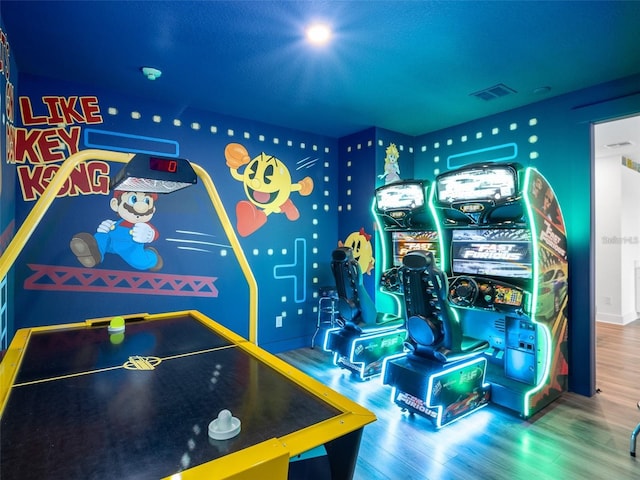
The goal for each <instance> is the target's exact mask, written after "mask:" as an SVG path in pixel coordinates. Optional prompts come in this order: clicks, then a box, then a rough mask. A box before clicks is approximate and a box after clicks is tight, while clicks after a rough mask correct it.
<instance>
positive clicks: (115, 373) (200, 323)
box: [0, 311, 376, 480]
mask: <svg viewBox="0 0 640 480" xmlns="http://www.w3.org/2000/svg"><path fill="white" fill-rule="evenodd" d="M123 317H124V319H125V322H126V323H125V330H124V332H123V333H117V334H113V333H109V332H110V328H109V321H110V319H91V320H86V321H85V322H80V323H73V324H66V325H55V326H48V327H33V328H26V329H21V330H18V331H17V332H16V335H15V337H14V339H13V340H12V342H11V344H10V346H9V348H8V350H7V351H6V353H5V355H4V358H3V359H2V362H1V363H0V414H1V417H0V460H1V461H0V478H1V479H2V480H12V479H21V480H25V479H43V478H51V479H53V478H65V479H71V478H74V479H75V478H78V479H79V478H82V479H112V478H113V479H125V478H126V479H195V478H212V479H218V478H220V479H223V478H224V479H236V480H240V479H247V480H248V479H252V480H255V479H269V480H272V479H286V478H290V479H291V478H305V479H307V478H308V479H311V478H318V475H325V476H324V477H323V478H331V479H349V478H352V476H353V471H354V469H355V464H356V458H357V455H358V450H359V446H360V439H361V436H362V430H363V428H364V426H365V425H367V424H369V423H371V422H373V421H375V419H376V418H375V415H374V414H373V413H372V412H370V411H368V410H367V409H365V408H363V407H361V406H360V405H358V404H356V403H354V402H352V401H351V400H349V399H347V398H345V397H343V396H342V395H340V394H338V393H337V392H335V391H333V390H331V389H330V388H328V387H326V386H324V385H322V384H321V383H319V382H317V381H315V380H313V379H312V378H310V377H309V376H307V375H306V374H304V373H302V372H300V371H299V370H297V369H295V368H293V367H292V366H290V365H288V364H286V363H285V362H283V361H282V360H280V359H278V358H277V357H275V356H274V355H271V354H269V353H268V352H266V351H264V350H262V349H261V348H259V347H257V346H256V345H255V344H253V343H251V342H249V341H247V340H245V339H244V338H242V337H240V336H239V335H236V334H235V333H233V332H231V331H230V330H228V329H226V328H225V327H223V326H222V325H220V324H218V323H217V322H215V321H213V320H211V319H210V318H208V317H206V316H204V315H202V314H201V313H199V312H197V311H182V312H172V313H163V314H151V315H149V314H137V315H123ZM223 410H228V411H229V412H231V415H232V417H233V419H234V421H235V420H236V419H237V420H238V423H239V433H237V434H236V435H235V436H233V437H232V438H229V439H225V440H220V439H217V438H216V439H214V438H211V437H210V436H209V433H208V432H209V430H208V428H209V426H210V425H211V422H212V421H213V420H216V419H217V418H218V415H219V413H220V412H221V411H223ZM296 475H298V476H299V477H296Z"/></svg>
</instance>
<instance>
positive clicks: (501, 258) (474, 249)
mask: <svg viewBox="0 0 640 480" xmlns="http://www.w3.org/2000/svg"><path fill="white" fill-rule="evenodd" d="M431 205H432V207H433V210H434V214H435V216H436V217H437V219H438V228H439V229H440V243H441V252H442V255H441V257H442V262H441V265H442V269H443V270H446V272H447V274H448V276H449V277H450V280H449V301H450V303H451V305H452V306H453V308H454V311H455V314H456V316H457V317H458V318H459V319H460V324H461V327H462V330H463V331H464V332H465V333H466V334H467V335H469V336H471V337H475V338H480V339H484V340H486V341H487V342H489V344H490V349H489V350H488V351H487V352H485V353H484V354H483V355H484V357H485V358H486V359H487V361H488V367H487V377H486V378H487V381H488V382H489V383H490V384H491V401H492V402H494V403H496V404H499V405H502V406H504V407H507V408H509V409H511V410H514V411H516V412H518V414H519V415H520V416H522V417H523V418H528V417H530V416H531V415H533V414H534V413H536V412H537V411H539V410H540V409H542V408H543V407H544V406H546V405H547V404H549V403H550V402H552V401H553V400H554V399H556V398H558V397H559V396H560V395H561V394H562V392H564V391H566V389H567V377H568V364H567V356H566V354H567V351H566V347H567V324H568V319H567V313H566V305H567V300H568V299H567V291H568V288H567V277H568V261H567V250H566V233H565V226H564V220H563V217H562V213H561V211H560V207H559V205H558V202H557V200H556V197H555V195H554V192H553V189H552V188H551V186H550V185H549V184H548V182H547V181H546V179H545V178H544V177H543V176H542V174H540V172H538V171H537V170H536V169H534V168H531V167H529V168H523V167H522V166H521V165H519V164H517V163H504V162H496V163H483V164H473V165H468V166H465V167H462V168H459V169H457V170H454V171H450V172H445V173H442V174H440V175H439V176H438V177H437V178H436V180H435V188H434V189H433V192H432V195H431ZM447 254H448V255H449V257H447Z"/></svg>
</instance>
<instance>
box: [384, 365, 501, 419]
mask: <svg viewBox="0 0 640 480" xmlns="http://www.w3.org/2000/svg"><path fill="white" fill-rule="evenodd" d="M486 368H487V360H486V359H485V358H484V357H482V356H476V357H473V358H471V359H468V358H467V359H465V360H460V361H457V362H450V363H444V364H443V363H440V362H436V361H432V360H429V359H426V358H419V357H413V356H409V355H406V354H404V355H402V356H398V357H396V358H389V359H387V360H386V361H385V362H384V368H383V378H382V383H383V384H384V385H390V386H392V387H393V389H394V390H393V401H394V403H396V404H397V405H398V406H399V407H401V408H402V409H403V410H408V411H409V412H411V413H417V414H419V415H422V416H424V417H426V418H428V419H429V420H431V421H432V423H433V424H434V426H435V427H436V428H440V427H444V426H445V425H447V424H449V423H451V422H453V421H454V420H458V419H460V418H462V417H464V416H467V415H469V414H470V413H472V412H474V411H475V410H477V409H479V408H481V407H484V406H485V405H487V404H488V403H489V398H490V395H491V386H490V384H488V383H486V382H485V373H486Z"/></svg>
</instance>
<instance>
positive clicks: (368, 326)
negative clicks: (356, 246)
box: [323, 247, 407, 380]
mask: <svg viewBox="0 0 640 480" xmlns="http://www.w3.org/2000/svg"><path fill="white" fill-rule="evenodd" d="M331 270H332V273H333V276H334V279H335V281H336V292H337V296H338V308H337V310H338V318H337V320H336V323H337V324H338V327H336V328H330V329H328V330H327V332H326V334H325V339H324V345H323V348H324V350H325V351H327V352H332V353H333V363H334V364H335V365H338V366H339V367H341V368H344V369H346V370H349V371H351V373H352V374H354V375H357V376H358V377H359V379H360V380H368V379H369V378H371V377H373V376H376V375H379V374H380V372H381V371H382V361H383V360H384V358H386V357H387V356H389V355H394V354H397V353H398V352H401V351H402V348H403V347H402V345H403V342H404V339H405V338H406V336H407V331H406V329H405V328H404V319H403V318H402V317H400V316H398V315H394V314H392V313H385V312H381V311H378V310H377V308H376V306H375V303H374V301H373V300H372V299H371V297H369V294H368V293H367V291H366V289H365V287H364V284H363V282H362V271H361V270H360V265H359V264H358V261H357V260H356V259H355V258H354V256H353V250H352V249H351V248H350V247H338V248H337V249H335V250H334V251H333V253H332V260H331Z"/></svg>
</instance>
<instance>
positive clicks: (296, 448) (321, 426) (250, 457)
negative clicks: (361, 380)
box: [0, 310, 376, 480]
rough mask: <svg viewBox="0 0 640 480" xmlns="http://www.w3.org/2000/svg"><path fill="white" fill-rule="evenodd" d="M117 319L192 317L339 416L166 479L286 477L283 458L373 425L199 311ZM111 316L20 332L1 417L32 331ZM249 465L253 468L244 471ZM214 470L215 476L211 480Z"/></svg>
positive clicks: (9, 360) (0, 375)
mask: <svg viewBox="0 0 640 480" xmlns="http://www.w3.org/2000/svg"><path fill="white" fill-rule="evenodd" d="M120 316H122V317H124V318H125V321H126V320H127V319H132V318H136V319H140V318H143V320H142V321H145V322H148V321H156V320H162V319H166V318H171V317H176V316H190V317H192V318H195V319H196V320H198V321H200V322H201V323H203V324H204V325H206V326H207V327H208V328H211V329H212V330H213V331H215V332H216V333H217V334H219V335H220V336H222V337H223V338H225V339H227V340H229V341H230V342H232V343H233V344H235V345H236V346H237V347H238V348H241V349H242V350H244V351H245V352H247V353H248V354H249V355H251V356H253V357H255V358H257V359H259V360H260V361H262V362H263V363H264V364H266V365H268V366H270V367H271V368H273V369H274V370H275V371H277V372H279V373H281V374H283V375H285V376H286V377H288V378H289V379H290V380H291V381H293V382H294V383H295V384H297V385H298V386H300V387H301V388H302V389H304V390H306V391H307V392H309V393H311V394H313V395H314V396H316V397H317V398H320V399H322V400H323V401H325V402H326V403H327V404H329V405H331V406H332V407H334V408H336V409H337V410H339V411H340V412H342V413H341V414H340V415H337V416H336V417H332V418H330V419H328V420H325V421H323V422H320V423H318V424H316V425H311V426H309V427H306V428H303V429H301V430H299V431H296V432H293V433H290V434H288V435H285V436H283V437H281V438H279V439H272V440H268V441H265V442H262V443H260V444H257V445H254V446H252V447H249V448H245V449H243V450H241V451H239V452H235V453H233V454H229V455H226V456H224V457H221V458H218V459H216V460H212V461H210V462H207V463H205V464H202V465H199V466H196V467H193V468H191V469H189V470H186V471H184V472H181V473H179V474H175V475H172V476H170V477H167V479H172V480H175V479H190V478H202V477H200V476H201V475H204V477H206V478H220V479H229V480H231V479H233V480H245V479H247V480H249V479H255V478H258V477H256V476H255V475H257V474H259V478H273V479H276V478H286V472H287V470H284V473H282V472H283V471H282V470H281V468H282V465H281V462H282V457H283V456H284V458H286V459H287V465H286V468H287V469H288V459H289V458H291V457H294V456H296V455H300V454H302V453H304V452H306V451H308V450H311V449H312V448H314V447H317V446H319V445H323V444H325V443H327V442H329V441H331V440H334V439H336V438H339V437H341V436H343V435H346V434H348V433H351V432H354V431H356V430H358V429H360V428H363V427H364V426H365V425H367V424H369V423H372V422H374V421H376V416H375V414H374V413H373V412H371V411H369V410H367V409H366V408H364V407H363V406H361V405H359V404H357V403H356V402H354V401H352V400H350V399H348V398H347V397H345V396H343V395H341V394H339V393H338V392H336V391H335V390H333V389H331V388H329V387H327V386H326V385H324V384H322V383H321V382H319V381H317V380H315V379H314V378H312V377H310V376H309V375H307V374H306V373H304V372H302V371H300V370H298V369H297V368H295V367H293V366H291V365H289V364H288V363H286V362H285V361H283V360H282V359H280V358H278V357H276V356H275V355H273V354H271V353H269V352H267V351H265V350H263V349H262V348H260V347H258V346H256V345H255V344H254V343H251V342H249V341H248V340H247V339H245V338H244V337H242V336H240V335H238V334H236V333H234V332H233V331H231V330H229V329H228V328H226V327H224V326H223V325H221V324H219V323H218V322H216V321H214V320H212V319H211V318H209V317H207V316H205V315H204V314H202V313H200V312H199V311H196V310H183V311H177V312H167V313H160V314H147V313H141V314H130V315H120ZM110 318H112V317H104V318H95V319H89V320H85V321H84V322H77V323H69V324H63V325H50V326H43V327H31V328H23V329H20V330H18V331H17V332H16V334H15V336H14V338H13V340H12V341H11V344H10V345H9V348H8V349H7V352H6V354H5V357H4V358H3V360H2V362H0V416H2V413H3V412H4V407H5V405H6V401H7V399H8V397H9V392H10V390H11V387H12V385H13V382H14V380H15V377H16V374H17V372H18V369H19V367H20V363H21V362H22V358H23V355H24V350H25V347H26V345H27V343H28V340H29V337H30V336H31V334H32V333H34V332H42V331H47V330H63V329H71V328H80V327H91V326H95V325H100V324H103V323H104V324H108V321H109V320H110ZM274 442H275V443H274ZM250 466H252V468H255V469H256V470H247V468H248V467H250ZM245 471H248V472H249V476H245V473H246V472H245ZM214 472H215V475H217V476H211V475H212V474H214ZM220 475H222V476H220Z"/></svg>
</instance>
